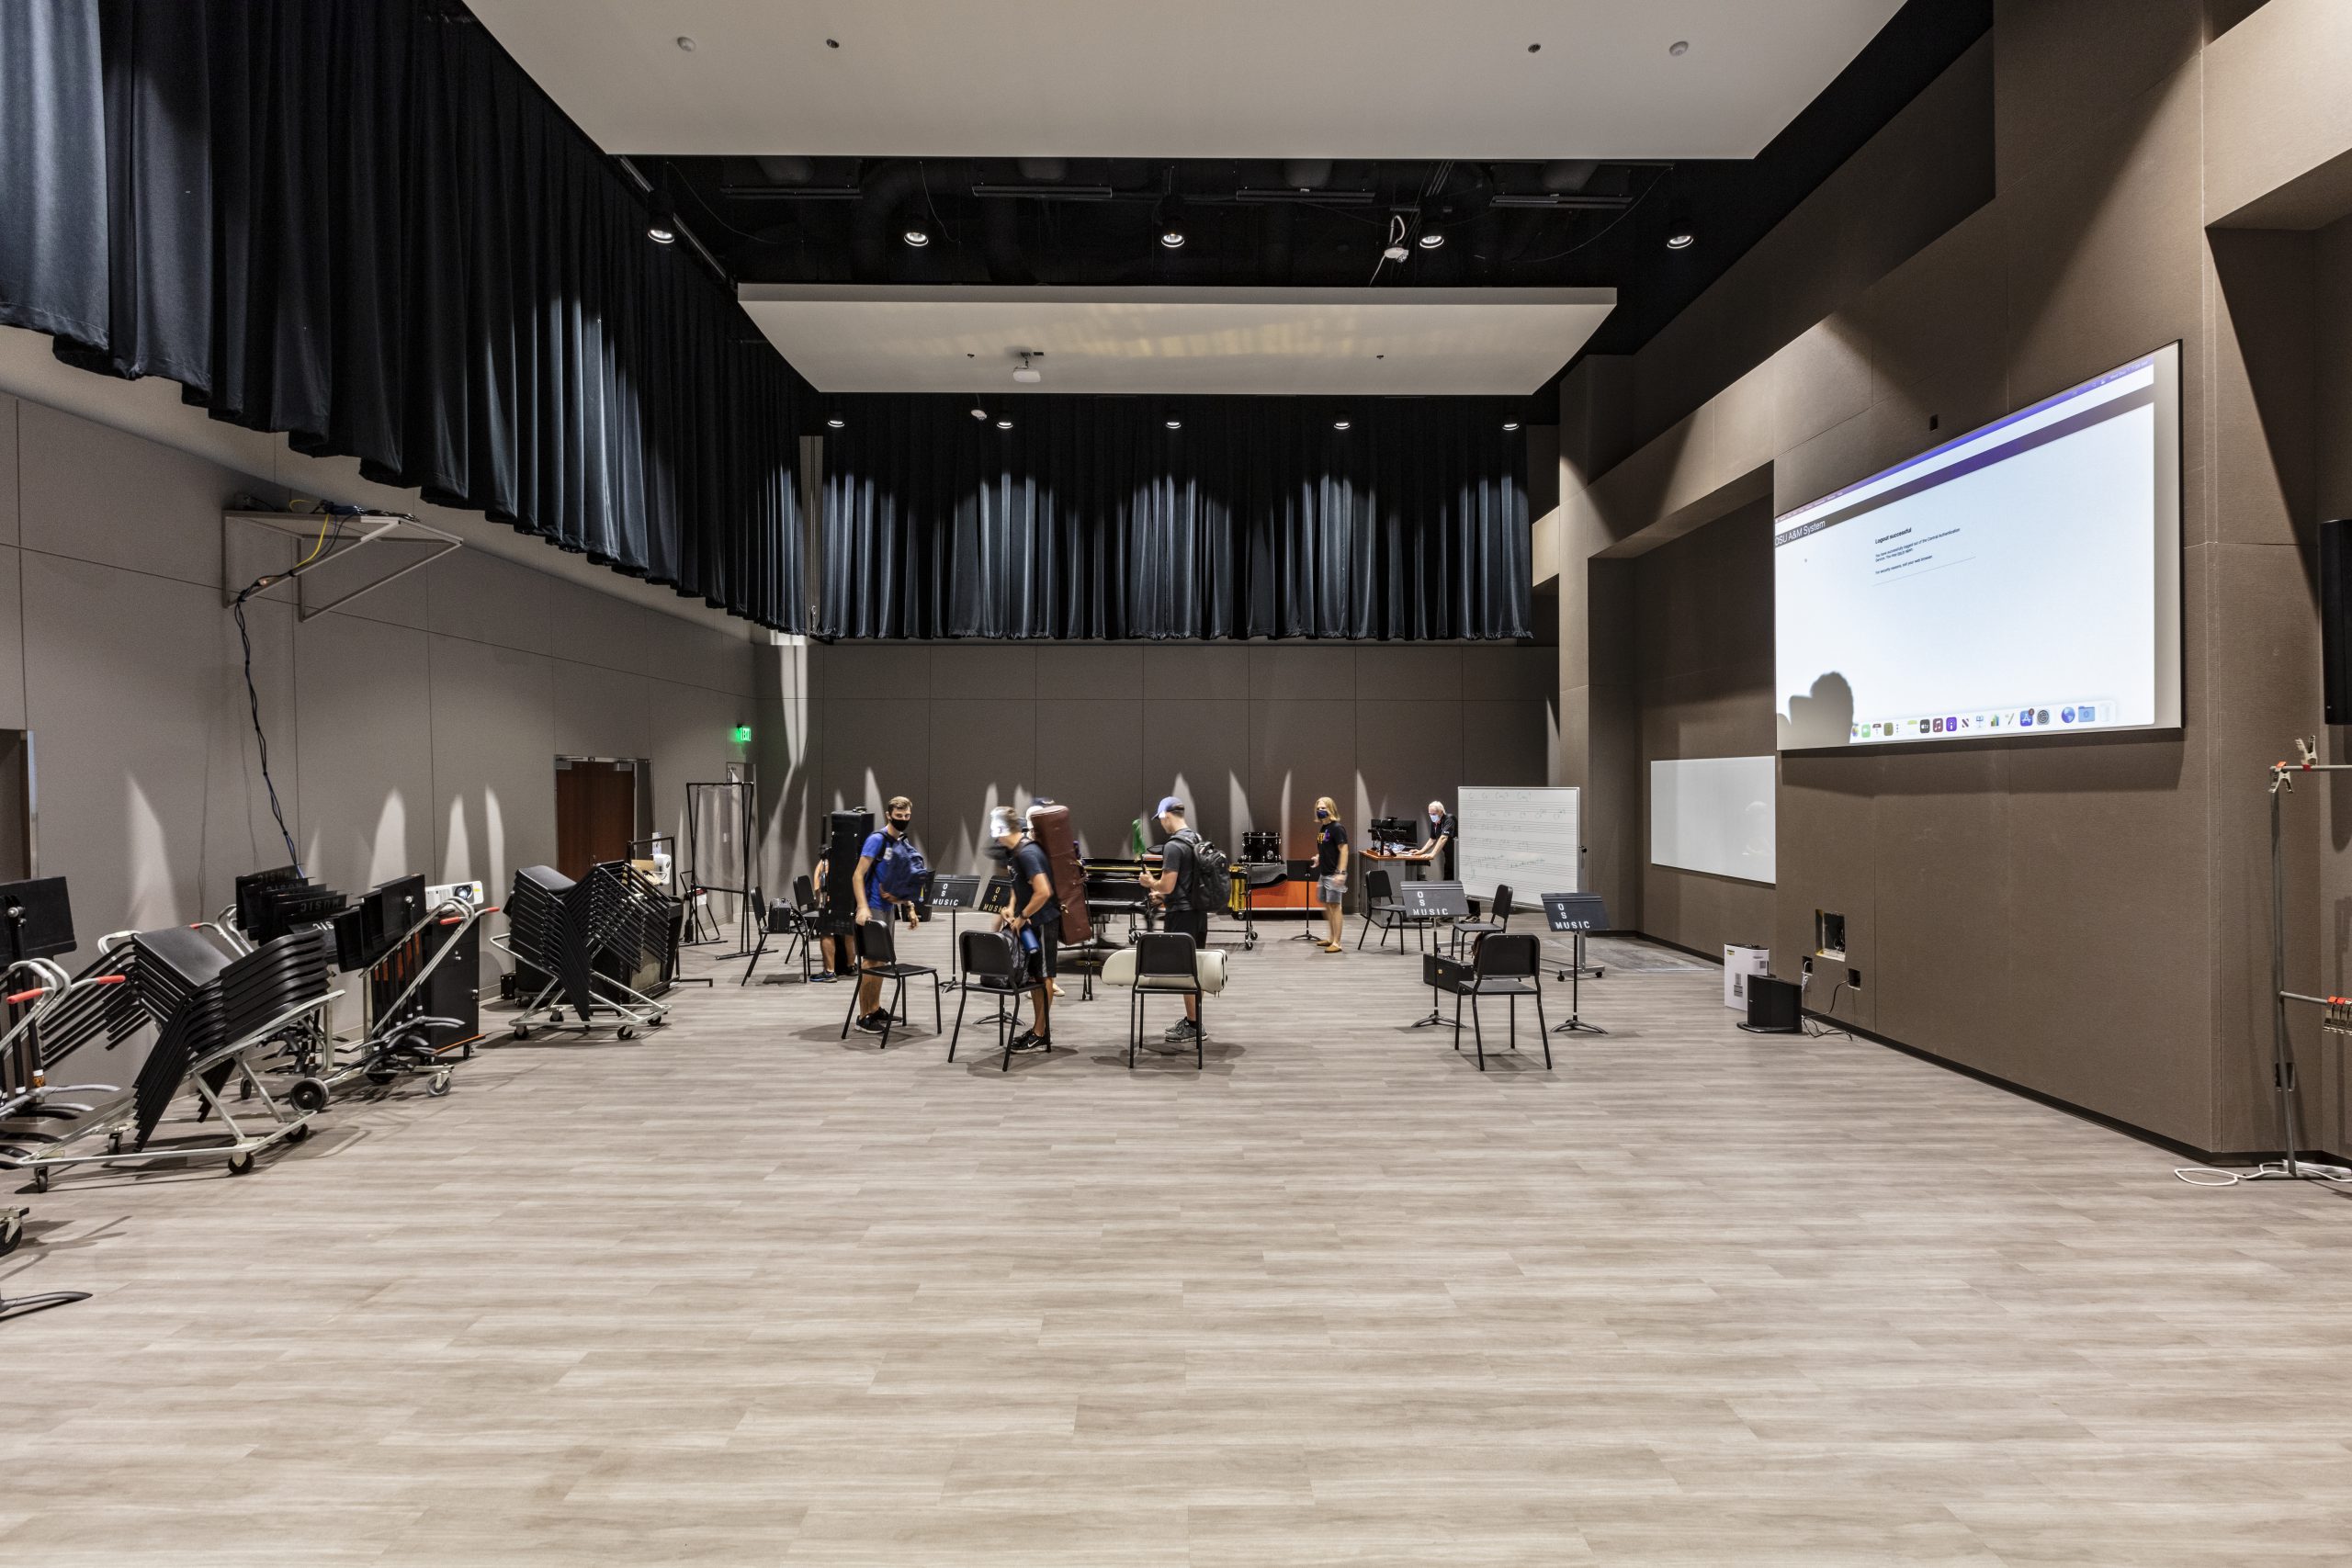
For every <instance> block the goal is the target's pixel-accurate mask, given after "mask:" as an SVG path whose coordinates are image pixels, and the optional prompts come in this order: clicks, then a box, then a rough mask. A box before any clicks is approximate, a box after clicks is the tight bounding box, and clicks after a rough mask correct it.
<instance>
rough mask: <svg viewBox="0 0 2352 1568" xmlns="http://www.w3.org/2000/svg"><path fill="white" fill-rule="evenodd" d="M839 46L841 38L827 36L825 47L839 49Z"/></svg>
mask: <svg viewBox="0 0 2352 1568" xmlns="http://www.w3.org/2000/svg"><path fill="white" fill-rule="evenodd" d="M841 46H842V40H841V39H837V38H829V39H826V40H825V47H826V48H827V49H839V48H841Z"/></svg>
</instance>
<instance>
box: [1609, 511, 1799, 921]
mask: <svg viewBox="0 0 2352 1568" xmlns="http://www.w3.org/2000/svg"><path fill="white" fill-rule="evenodd" d="M1624 564H1626V565H1628V566H1630V568H1631V570H1632V572H1633V578H1634V591H1633V597H1634V644H1633V646H1634V696H1635V701H1636V706H1637V710H1638V717H1637V723H1638V726H1639V730H1640V756H1641V775H1640V776H1641V784H1642V797H1641V798H1642V809H1641V820H1640V824H1639V826H1640V840H1639V847H1640V860H1641V865H1642V874H1641V903H1640V905H1639V908H1638V918H1637V919H1634V920H1631V921H1623V918H1622V917H1621V922H1622V923H1626V924H1632V925H1634V926H1636V927H1637V928H1638V929H1639V930H1641V931H1645V932H1647V933H1648V934H1649V935H1651V936H1655V937H1660V938H1663V939H1664V940H1665V941H1668V942H1674V943H1676V944H1678V945H1679V946H1682V947H1687V948H1691V949H1693V950H1695V951H1697V952H1700V953H1717V952H1720V951H1721V950H1722V948H1723V946H1724V943H1726V942H1744V943H1745V942H1770V941H1771V940H1772V930H1773V925H1774V920H1775V898H1774V893H1773V889H1772V887H1771V886H1770V884H1766V883H1758V882H1743V881H1740V880H1737V879H1736V878H1733V877H1728V876H1711V875H1709V874H1706V873H1703V872H1695V871H1684V870H1681V869H1679V868H1677V867H1672V866H1662V865H1657V864H1653V863H1651V861H1650V858H1649V832H1650V794H1649V765H1650V763H1651V762H1653V761H1660V760H1682V759H1690V758H1699V757H1760V756H1769V755H1770V754H1771V751H1772V750H1773V742H1774V730H1773V708H1772V597H1771V593H1770V583H1771V581H1772V515H1771V509H1770V507H1769V506H1766V505H1765V504H1763V503H1762V502H1755V503H1752V504H1750V505H1747V506H1745V507H1742V508H1740V509H1738V510H1737V511H1735V512H1734V513H1732V514H1731V515H1729V516H1727V517H1724V518H1722V519H1720V520H1718V521H1716V522H1713V523H1710V524H1709V525H1706V526H1705V527H1703V528H1701V529H1699V530H1698V531H1697V532H1695V533H1691V534H1688V535H1685V536H1683V537H1681V538H1679V539H1676V540H1673V541H1672V542H1670V543H1668V544H1666V545H1663V546H1661V547H1658V548H1657V549H1655V550H1652V551H1650V552H1648V553H1647V554H1645V555H1643V556H1640V557H1637V558H1634V560H1633V561H1631V562H1630V563H1624ZM1758 584H1762V585H1763V586H1764V588H1765V590H1766V591H1765V592H1760V593H1759V592H1758V591H1757V590H1758Z"/></svg>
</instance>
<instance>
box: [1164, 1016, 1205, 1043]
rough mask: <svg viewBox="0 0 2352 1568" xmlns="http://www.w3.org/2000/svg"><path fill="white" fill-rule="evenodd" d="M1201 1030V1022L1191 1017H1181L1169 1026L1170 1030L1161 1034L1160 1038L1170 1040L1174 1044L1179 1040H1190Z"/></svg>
mask: <svg viewBox="0 0 2352 1568" xmlns="http://www.w3.org/2000/svg"><path fill="white" fill-rule="evenodd" d="M1199 1032H1201V1026H1200V1025H1199V1024H1197V1023H1194V1022H1193V1021H1192V1020H1191V1019H1189V1018H1180V1019H1178V1020H1177V1021H1175V1022H1173V1023H1171V1024H1170V1025H1169V1026H1168V1032H1167V1033H1165V1034H1163V1035H1161V1036H1160V1038H1161V1039H1162V1040H1165V1041H1167V1042H1169V1043H1170V1044H1173V1043H1176V1042H1178V1041H1182V1040H1190V1039H1192V1038H1193V1036H1194V1035H1196V1034H1198V1033H1199Z"/></svg>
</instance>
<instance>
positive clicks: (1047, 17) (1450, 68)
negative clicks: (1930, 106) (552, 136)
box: [471, 0, 1900, 159]
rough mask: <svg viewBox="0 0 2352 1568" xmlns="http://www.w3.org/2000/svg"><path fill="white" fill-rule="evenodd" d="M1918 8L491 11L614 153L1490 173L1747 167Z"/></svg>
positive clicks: (1117, 3) (1458, 1)
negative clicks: (1743, 162)
mask: <svg viewBox="0 0 2352 1568" xmlns="http://www.w3.org/2000/svg"><path fill="white" fill-rule="evenodd" d="M1899 4H1900V0H1453V3H1451V4H1448V3H1446V0H1182V3H1180V4H1173V5H1170V4H1165V3H1162V4H1148V3H1146V0H989V4H985V5H982V4H976V3H975V0H471V5H472V9H473V11H474V13H475V15H476V16H478V17H481V20H482V21H483V22H484V23H485V24H487V25H488V26H489V28H491V30H492V32H493V33H494V34H496V35H497V38H498V39H499V41H500V42H501V43H503V44H504V45H505V46H506V48H507V49H508V51H511V52H512V53H513V54H514V55H515V58H516V59H517V60H519V61H521V62H522V63H523V65H524V67H525V68H526V70H528V71H529V72H530V73H531V74H532V76H533V77H535V78H536V79H537V81H538V83H539V85H541V86H543V87H545V88H546V89H547V90H548V92H549V93H550V94H551V95H553V96H554V97H555V100H556V101H557V102H558V103H559V104H560V105H562V106H563V108H564V111H565V112H566V113H567V114H569V115H571V118H573V119H574V120H576V121H578V122H579V123H580V125H581V126H582V128H583V129H585V130H587V132H588V134H589V135H590V136H592V137H594V138H595V140H596V141H597V142H598V143H599V144H600V145H601V146H603V147H604V148H605V150H606V151H608V152H646V153H662V154H671V155H677V156H685V155H690V154H697V153H801V154H806V155H811V156H825V155H844V156H854V157H892V156H931V157H950V156H956V157H1021V156H1064V157H1136V158H1275V157H1300V158H1429V157H1443V158H1475V159H1521V158H1530V159H1535V158H1601V159H1607V158H1747V157H1753V156H1754V155H1755V154H1756V152H1758V150H1759V149H1760V148H1762V147H1763V145H1764V144H1765V143H1766V142H1767V141H1770V140H1771V138H1772V137H1773V136H1774V135H1775V134H1776V133H1777V132H1778V131H1779V130H1781V127H1783V126H1785V125H1786V124H1787V123H1788V122H1789V120H1790V119H1791V118H1792V117H1794V115H1795V114H1796V112H1797V111H1798V110H1799V109H1801V108H1803V107H1804V106H1805V105H1806V104H1808V103H1810V102H1811V101H1812V100H1813V99H1814V97H1815V96H1817V95H1818V94H1819V93H1820V92H1821V90H1822V89H1823V88H1824V87H1826V86H1827V85H1829V82H1830V79H1831V78H1832V77H1834V76H1836V75H1837V73H1838V72H1839V71H1840V70H1841V69H1843V68H1844V67H1845V65H1846V64H1847V62H1849V61H1851V60H1852V59H1853V57H1854V55H1855V54H1856V53H1857V52H1858V51H1860V49H1861V47H1862V45H1863V44H1865V43H1867V42H1868V41H1870V39H1871V37H1872V35H1874V34H1875V33H1876V32H1877V31H1878V29H1879V28H1881V27H1883V26H1884V25H1885V23H1886V22H1887V20H1888V19H1889V18H1890V17H1893V16H1894V12H1895V11H1896V10H1897V9H1898V7H1899ZM682 36H684V37H689V38H692V39H694V40H695V49H694V50H693V51H692V52H688V51H684V50H682V49H680V48H679V47H678V45H677V41H676V40H677V39H679V38H680V37H682ZM829 38H830V39H837V40H839V42H840V45H841V47H840V48H839V49H829V48H827V47H826V44H825V40H826V39H829ZM1677 39H1687V40H1689V42H1690V44H1691V48H1690V50H1689V51H1688V52H1686V53H1684V54H1683V55H1681V56H1680V57H1679V58H1677V57H1674V56H1672V55H1669V54H1668V46H1669V45H1670V44H1672V43H1673V42H1675V41H1676V40H1677ZM1531 43H1540V44H1542V46H1543V48H1542V51H1540V52H1538V53H1534V54H1531V53H1529V52H1528V51H1527V46H1528V45H1529V44H1531Z"/></svg>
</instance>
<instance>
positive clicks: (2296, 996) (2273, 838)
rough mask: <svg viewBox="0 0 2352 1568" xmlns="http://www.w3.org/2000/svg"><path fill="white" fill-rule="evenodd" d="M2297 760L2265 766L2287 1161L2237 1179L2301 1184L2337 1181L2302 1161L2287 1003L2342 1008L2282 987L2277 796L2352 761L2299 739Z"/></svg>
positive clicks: (2331, 1010) (2274, 1038)
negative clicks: (2304, 776)
mask: <svg viewBox="0 0 2352 1568" xmlns="http://www.w3.org/2000/svg"><path fill="white" fill-rule="evenodd" d="M2295 753H2296V761H2292V762H2273V763H2271V764H2270V992H2271V1002H2270V1082H2271V1087H2272V1089H2274V1090H2275V1091H2276V1092H2277V1094H2278V1142H2279V1146H2280V1147H2281V1148H2282V1149H2283V1150H2284V1151H2285V1153H2286V1158H2285V1159H2284V1160H2283V1161H2282V1162H2281V1163H2280V1164H2278V1165H2275V1166H2273V1165H2258V1166H2256V1168H2255V1169H2254V1172H2253V1174H2252V1175H2250V1176H2241V1177H2239V1179H2240V1180H2242V1181H2261V1180H2266V1179H2267V1180H2287V1181H2301V1180H2303V1179H2305V1178H2306V1175H2307V1174H2308V1175H2309V1176H2311V1177H2315V1178H2318V1179H2322V1180H2326V1181H2335V1182H2340V1181H2342V1180H2344V1179H2345V1178H2344V1177H2343V1176H2341V1175H2338V1174H2335V1169H2336V1168H2334V1167H2329V1166H2320V1165H2313V1166H2312V1167H2311V1168H2310V1170H2309V1171H2308V1173H2307V1172H2306V1171H2305V1168H2304V1165H2305V1162H2304V1160H2303V1157H2302V1151H2301V1142H2302V1133H2301V1128H2300V1127H2298V1126H2297V1125H2296V1121H2295V1089H2296V1083H2295V1050H2294V1046H2293V1044H2292V1043H2291V1042H2290V1038H2289V1036H2288V1032H2287V1004H2288V1003H2289V1002H2303V1003H2315V1004H2317V1005H2318V1006H2321V1007H2324V1008H2326V1009H2327V1010H2328V1017H2329V1019H2330V1020H2331V1021H2333V1020H2334V1019H2335V1017H2336V1016H2337V1015H2338V1013H2339V1011H2340V1010H2342V1008H2343V1007H2344V1005H2345V999H2344V998H2339V997H2310V996H2304V995H2303V994H2301V992H2298V991H2290V990H2289V989H2288V988H2287V877H2286V868H2285V860H2284V853H2283V852H2282V851H2281V850H2280V848H2279V838H2278V816H2279V807H2278V797H2279V796H2280V795H2287V794H2290V793H2292V792H2293V790H2294V787H2295V784H2294V780H2293V777H2292V775H2293V774H2296V773H2352V762H2323V761H2320V760H2319V752H2318V750H2316V749H2315V748H2314V747H2313V746H2312V743H2311V742H2310V741H2309V740H2306V739H2302V738H2301V737H2300V736H2299V737H2297V738H2296V740H2295Z"/></svg>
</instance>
